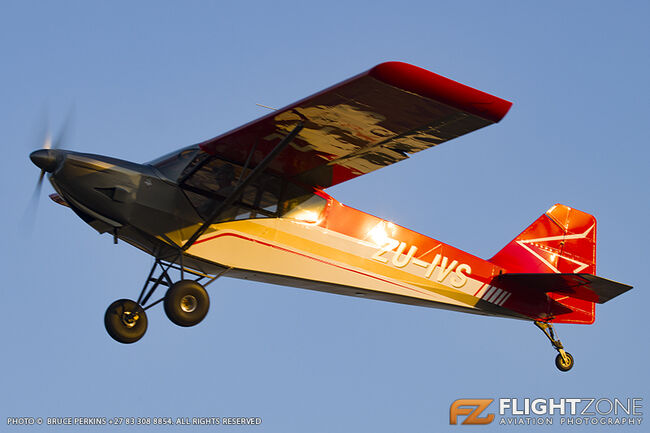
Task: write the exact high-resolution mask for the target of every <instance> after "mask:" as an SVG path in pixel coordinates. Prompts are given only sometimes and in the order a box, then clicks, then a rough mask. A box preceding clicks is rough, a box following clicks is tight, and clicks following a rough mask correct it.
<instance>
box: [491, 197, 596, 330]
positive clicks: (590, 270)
mask: <svg viewBox="0 0 650 433" xmlns="http://www.w3.org/2000/svg"><path fill="white" fill-rule="evenodd" d="M490 262H492V263H494V264H496V265H498V266H500V267H502V268H504V269H505V270H506V272H507V273H529V274H530V273H562V274H573V273H583V274H592V275H595V274H596V218H594V217H593V216H591V215H589V214H587V213H584V212H581V211H579V210H576V209H572V208H570V207H568V206H564V205H561V204H556V205H555V206H553V207H551V208H550V209H549V210H548V211H547V212H546V213H545V214H544V215H542V216H541V217H539V218H537V220H535V222H534V223H532V224H531V225H530V226H529V227H528V228H527V229H526V230H524V231H523V232H522V233H521V234H520V235H519V236H517V237H516V238H515V239H513V240H512V242H510V243H509V244H508V245H506V246H505V247H504V248H503V249H502V250H501V251H499V252H498V253H497V254H496V255H495V256H494V257H492V258H491V259H490ZM549 289H550V287H549ZM547 294H548V296H549V297H550V298H551V299H552V300H555V301H556V302H558V303H560V304H562V305H564V306H565V307H568V308H569V309H570V310H571V312H570V313H566V314H561V315H559V316H557V317H556V318H555V319H553V320H552V321H554V322H564V323H593V321H594V314H595V309H594V304H593V302H590V301H587V300H584V299H577V298H574V297H571V296H567V295H566V293H553V291H552V290H551V291H550V292H549V293H547Z"/></svg>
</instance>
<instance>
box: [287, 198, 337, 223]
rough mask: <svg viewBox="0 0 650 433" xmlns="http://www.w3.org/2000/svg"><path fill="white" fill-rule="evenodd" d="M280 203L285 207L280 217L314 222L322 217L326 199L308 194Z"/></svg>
mask: <svg viewBox="0 0 650 433" xmlns="http://www.w3.org/2000/svg"><path fill="white" fill-rule="evenodd" d="M282 204H283V207H284V209H285V211H284V212H283V214H282V218H289V219H293V220H297V221H302V222H306V223H315V222H318V221H319V220H320V219H321V218H322V216H323V211H324V210H325V206H326V205H327V200H326V199H324V198H323V197H320V196H318V195H315V194H309V195H303V196H301V197H296V198H293V199H290V200H287V201H285V202H283V203H282Z"/></svg>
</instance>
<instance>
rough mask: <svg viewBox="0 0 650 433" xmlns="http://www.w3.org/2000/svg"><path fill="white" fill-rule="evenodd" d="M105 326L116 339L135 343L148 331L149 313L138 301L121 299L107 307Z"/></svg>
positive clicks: (125, 342)
mask: <svg viewBox="0 0 650 433" xmlns="http://www.w3.org/2000/svg"><path fill="white" fill-rule="evenodd" d="M104 326H105V327H106V331H107V332H108V335H110V336H111V337H113V339H114V340H115V341H118V342H120V343H124V344H130V343H135V342H136V341H138V340H139V339H141V338H142V336H143V335H144V333H145V332H147V314H146V313H145V312H144V310H143V309H142V307H141V306H140V305H139V304H138V303H137V302H135V301H132V300H130V299H120V300H117V301H115V302H113V303H112V304H111V305H110V306H109V307H108V309H106V314H104Z"/></svg>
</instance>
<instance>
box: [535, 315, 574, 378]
mask: <svg viewBox="0 0 650 433" xmlns="http://www.w3.org/2000/svg"><path fill="white" fill-rule="evenodd" d="M535 325H536V326H537V327H538V328H539V329H541V330H542V332H543V333H544V335H546V337H547V338H548V339H549V340H550V341H551V344H552V345H553V347H554V348H555V350H557V351H558V355H557V356H556V357H555V366H556V367H557V368H558V370H560V371H569V370H571V368H572V367H573V356H571V354H570V353H569V352H565V351H564V346H562V343H561V342H560V340H558V339H556V338H555V332H553V325H552V324H551V323H547V322H540V321H538V320H536V321H535Z"/></svg>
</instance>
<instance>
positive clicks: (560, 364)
mask: <svg viewBox="0 0 650 433" xmlns="http://www.w3.org/2000/svg"><path fill="white" fill-rule="evenodd" d="M564 355H565V357H562V354H561V353H558V354H557V356H556V357H555V366H556V367H557V368H558V370H560V371H569V370H571V368H572V367H573V356H571V354H570V353H569V352H564Z"/></svg>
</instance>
